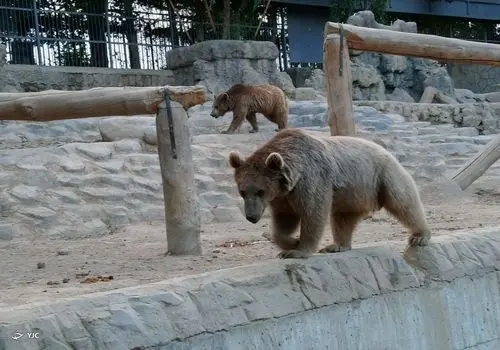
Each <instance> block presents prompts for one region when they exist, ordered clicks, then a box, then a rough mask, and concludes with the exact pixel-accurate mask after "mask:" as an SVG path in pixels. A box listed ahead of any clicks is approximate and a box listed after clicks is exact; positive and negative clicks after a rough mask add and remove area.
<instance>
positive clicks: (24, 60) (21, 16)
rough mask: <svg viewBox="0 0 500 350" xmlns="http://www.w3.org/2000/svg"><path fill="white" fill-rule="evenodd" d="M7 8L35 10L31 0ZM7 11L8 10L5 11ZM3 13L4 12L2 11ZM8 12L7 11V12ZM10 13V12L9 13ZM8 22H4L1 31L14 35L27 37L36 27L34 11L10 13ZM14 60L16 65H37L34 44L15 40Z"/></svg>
mask: <svg viewBox="0 0 500 350" xmlns="http://www.w3.org/2000/svg"><path fill="white" fill-rule="evenodd" d="M7 6H11V7H17V8H19V9H31V10H33V2H32V1H31V0H17V1H16V2H13V3H12V4H7ZM5 11H6V10H5ZM2 12H3V11H2ZM6 12H7V11H6ZM7 13H8V12H7ZM10 15H11V16H9V17H10V18H9V19H8V21H7V20H6V21H2V22H3V23H2V24H0V30H6V31H8V32H11V33H12V34H13V35H16V36H20V37H27V36H28V33H29V32H30V31H31V29H32V28H33V26H34V21H33V18H34V17H33V16H34V13H33V11H19V10H18V11H15V10H12V11H10ZM11 54H12V60H11V63H14V64H35V55H34V53H33V42H31V41H29V40H27V41H25V40H23V39H14V40H13V41H12V46H11Z"/></svg>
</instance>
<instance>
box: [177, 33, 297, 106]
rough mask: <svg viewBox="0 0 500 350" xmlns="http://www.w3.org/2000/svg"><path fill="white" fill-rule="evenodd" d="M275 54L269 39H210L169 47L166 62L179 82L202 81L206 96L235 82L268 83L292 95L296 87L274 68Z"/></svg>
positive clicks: (185, 83)
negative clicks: (178, 46)
mask: <svg viewBox="0 0 500 350" xmlns="http://www.w3.org/2000/svg"><path fill="white" fill-rule="evenodd" d="M278 54H279V51H278V48H277V47H276V45H275V44H274V43H272V42H268V41H237V40H209V41H205V42H201V43H197V44H194V45H191V46H189V47H180V48H176V49H173V50H170V51H168V52H167V66H168V68H169V69H172V70H173V72H174V78H175V81H176V83H177V84H178V85H195V84H201V85H203V86H205V87H206V89H207V91H208V94H209V97H213V96H214V95H217V94H219V93H221V92H223V91H225V90H227V89H229V88H230V87H231V86H232V85H234V84H237V83H245V84H263V83H271V84H274V85H276V86H279V87H280V88H281V89H283V90H284V91H285V92H286V93H287V94H288V95H289V96H291V95H292V94H293V91H294V89H295V87H294V86H293V83H292V81H291V79H290V77H289V76H288V74H287V73H285V72H279V70H278V69H277V65H276V59H277V58H278Z"/></svg>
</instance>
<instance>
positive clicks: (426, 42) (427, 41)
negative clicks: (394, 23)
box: [325, 22, 500, 66]
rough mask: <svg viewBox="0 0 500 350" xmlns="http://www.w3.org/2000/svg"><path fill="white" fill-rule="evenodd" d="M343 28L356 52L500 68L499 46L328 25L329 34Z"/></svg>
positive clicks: (337, 32) (431, 36)
mask: <svg viewBox="0 0 500 350" xmlns="http://www.w3.org/2000/svg"><path fill="white" fill-rule="evenodd" d="M340 27H342V30H343V32H344V34H345V36H346V38H347V43H348V45H349V48H350V49H354V50H360V51H371V52H379V53H386V54H391V55H400V56H413V57H422V58H430V59H434V60H442V61H448V62H457V63H467V64H486V65H492V66H500V46H499V45H497V44H490V43H483V42H474V41H467V40H461V39H454V38H445V37H441V36H437V35H428V34H418V33H406V32H397V31H393V30H388V29H375V28H365V27H358V26H354V25H350V24H340V23H334V22H327V23H326V25H325V35H329V34H339V33H340Z"/></svg>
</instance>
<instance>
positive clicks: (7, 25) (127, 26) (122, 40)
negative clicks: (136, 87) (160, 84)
mask: <svg viewBox="0 0 500 350" xmlns="http://www.w3.org/2000/svg"><path fill="white" fill-rule="evenodd" d="M40 3H44V1H39V0H0V41H1V42H2V43H3V44H5V45H6V48H7V62H8V63H11V64H32V65H46V66H89V67H108V68H139V69H162V68H166V52H167V51H168V50H170V49H172V48H173V47H177V46H184V45H189V44H192V43H194V42H200V41H203V40H209V39H215V38H220V35H219V34H220V32H219V33H217V31H221V30H222V25H216V32H215V33H214V31H213V28H211V27H209V26H208V24H203V23H193V22H189V21H187V20H186V19H185V18H184V19H183V18H179V17H178V16H175V19H174V16H172V17H171V16H170V14H169V12H168V11H167V10H164V11H162V10H157V9H151V8H144V7H143V8H139V7H137V6H136V5H134V8H128V9H127V8H124V9H113V8H112V6H108V5H107V1H102V2H101V3H99V2H96V5H95V6H96V7H95V8H92V12H91V13H90V12H83V11H82V10H81V9H73V10H71V11H69V10H63V9H62V8H61V5H60V4H59V5H58V4H56V2H54V1H52V2H50V1H45V3H46V4H45V5H40ZM130 3H131V2H130ZM134 3H135V2H134ZM101 5H102V8H99V7H101ZM229 29H230V31H229V35H230V37H231V39H240V40H270V41H273V42H275V43H276V44H277V45H278V47H280V46H282V45H280V43H282V42H283V40H281V39H280V37H279V36H280V35H283V33H281V32H279V28H278V26H276V25H275V26H274V27H270V26H269V25H263V26H261V28H260V29H259V30H258V32H257V35H255V34H256V29H257V28H256V27H252V26H239V25H232V26H231V27H230V28H229Z"/></svg>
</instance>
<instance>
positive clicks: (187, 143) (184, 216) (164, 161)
mask: <svg viewBox="0 0 500 350" xmlns="http://www.w3.org/2000/svg"><path fill="white" fill-rule="evenodd" d="M170 107H171V111H172V121H171V122H172V124H170V123H169V118H168V110H167V105H166V103H165V102H162V103H161V104H160V105H159V110H158V115H157V116H156V133H157V136H158V157H159V158H160V169H161V177H162V182H163V196H164V200H165V222H166V227H167V245H168V252H169V253H171V254H175V255H200V254H201V253H202V251H201V241H200V232H201V218H200V207H199V202H198V196H197V193H196V184H195V181H194V167H193V155H192V150H191V141H192V138H191V130H190V128H189V124H188V117H187V114H186V111H185V110H184V108H183V107H182V105H181V104H179V103H177V102H174V101H170ZM171 125H173V135H174V138H173V139H174V140H173V141H174V142H172V138H171V132H170V129H169V128H170V126H171ZM174 154H175V155H176V157H175V158H174Z"/></svg>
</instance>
